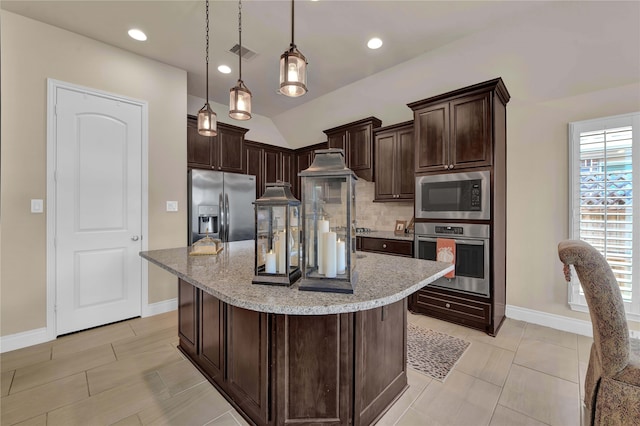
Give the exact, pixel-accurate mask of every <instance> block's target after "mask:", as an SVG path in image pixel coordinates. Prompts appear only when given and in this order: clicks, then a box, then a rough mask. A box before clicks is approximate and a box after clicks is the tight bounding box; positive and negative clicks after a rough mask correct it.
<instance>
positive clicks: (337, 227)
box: [299, 149, 358, 293]
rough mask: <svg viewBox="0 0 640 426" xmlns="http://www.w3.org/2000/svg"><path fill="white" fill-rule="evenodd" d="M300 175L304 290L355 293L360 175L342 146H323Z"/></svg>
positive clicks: (301, 283) (302, 286) (302, 287)
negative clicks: (357, 185) (356, 173)
mask: <svg viewBox="0 0 640 426" xmlns="http://www.w3.org/2000/svg"><path fill="white" fill-rule="evenodd" d="M299 176H300V177H301V178H302V192H301V194H302V217H303V218H304V222H303V224H302V242H303V246H304V249H303V257H302V260H301V261H302V271H303V272H302V281H301V282H300V287H299V289H300V290H310V291H326V292H335V293H353V290H354V288H355V286H356V282H357V281H358V274H357V271H356V228H355V226H356V179H357V178H356V175H355V173H354V172H353V171H352V170H351V169H349V168H347V167H346V166H345V163H344V152H343V151H342V150H341V149H321V150H318V151H316V152H315V158H314V160H313V163H312V164H311V166H309V168H308V169H306V170H303V171H301V172H300V173H299Z"/></svg>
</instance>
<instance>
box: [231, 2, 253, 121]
mask: <svg viewBox="0 0 640 426" xmlns="http://www.w3.org/2000/svg"><path fill="white" fill-rule="evenodd" d="M238 45H239V47H240V48H239V49H238V83H236V85H235V87H233V88H232V89H231V90H230V91H229V117H231V118H233V119H234V120H248V119H250V118H251V92H250V91H249V89H247V86H245V85H244V82H243V81H242V0H238Z"/></svg>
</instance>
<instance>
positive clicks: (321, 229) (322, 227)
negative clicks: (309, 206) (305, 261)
mask: <svg viewBox="0 0 640 426" xmlns="http://www.w3.org/2000/svg"><path fill="white" fill-rule="evenodd" d="M327 232H329V221H328V220H319V221H318V234H317V235H316V239H317V240H318V273H319V274H320V275H324V274H325V271H324V270H325V261H326V259H325V249H324V234H325V233H327Z"/></svg>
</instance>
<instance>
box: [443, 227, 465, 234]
mask: <svg viewBox="0 0 640 426" xmlns="http://www.w3.org/2000/svg"><path fill="white" fill-rule="evenodd" d="M436 234H447V235H464V230H463V228H462V226H436Z"/></svg>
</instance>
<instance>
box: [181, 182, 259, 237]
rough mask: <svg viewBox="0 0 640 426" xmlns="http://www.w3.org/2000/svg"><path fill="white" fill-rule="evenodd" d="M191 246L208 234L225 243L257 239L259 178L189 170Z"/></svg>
mask: <svg viewBox="0 0 640 426" xmlns="http://www.w3.org/2000/svg"><path fill="white" fill-rule="evenodd" d="M188 184H189V188H188V197H189V245H191V244H193V243H194V242H196V241H198V240H199V239H201V238H204V237H205V236H206V235H207V234H208V235H209V236H211V237H213V238H219V239H220V240H222V241H225V242H226V241H240V240H252V239H254V237H255V225H254V222H255V213H254V208H253V202H254V201H255V200H256V177H255V176H251V175H241V174H237V173H224V172H215V171H210V170H197V169H193V170H189V179H188Z"/></svg>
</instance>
